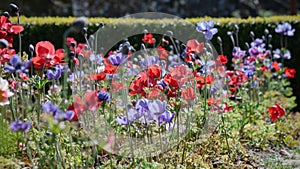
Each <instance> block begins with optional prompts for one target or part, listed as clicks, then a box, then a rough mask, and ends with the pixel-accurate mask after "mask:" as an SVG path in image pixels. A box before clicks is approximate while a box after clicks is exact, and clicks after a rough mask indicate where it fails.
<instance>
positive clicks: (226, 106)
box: [224, 103, 232, 112]
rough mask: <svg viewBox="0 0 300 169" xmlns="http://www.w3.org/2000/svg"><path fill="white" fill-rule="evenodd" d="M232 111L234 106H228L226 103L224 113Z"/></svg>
mask: <svg viewBox="0 0 300 169" xmlns="http://www.w3.org/2000/svg"><path fill="white" fill-rule="evenodd" d="M230 110H232V106H228V104H227V103H224V112H229V111H230Z"/></svg>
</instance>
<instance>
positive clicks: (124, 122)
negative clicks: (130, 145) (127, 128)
mask: <svg viewBox="0 0 300 169" xmlns="http://www.w3.org/2000/svg"><path fill="white" fill-rule="evenodd" d="M116 121H117V123H119V124H120V125H127V124H128V121H127V118H126V117H122V116H118V117H117V118H116Z"/></svg>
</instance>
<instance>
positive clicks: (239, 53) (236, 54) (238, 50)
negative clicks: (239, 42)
mask: <svg viewBox="0 0 300 169" xmlns="http://www.w3.org/2000/svg"><path fill="white" fill-rule="evenodd" d="M245 55H246V51H244V50H241V48H240V47H234V48H233V50H232V56H233V57H235V58H237V59H239V58H243V57H244V56H245Z"/></svg>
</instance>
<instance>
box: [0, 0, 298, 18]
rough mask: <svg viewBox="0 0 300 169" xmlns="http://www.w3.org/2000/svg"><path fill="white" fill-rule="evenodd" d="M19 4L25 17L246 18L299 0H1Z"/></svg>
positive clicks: (292, 8)
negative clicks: (158, 15)
mask: <svg viewBox="0 0 300 169" xmlns="http://www.w3.org/2000/svg"><path fill="white" fill-rule="evenodd" d="M11 2H13V3H16V4H17V5H19V6H20V7H21V13H22V14H23V15H26V16H87V17H120V16H124V15H126V14H132V13H138V12H164V13H168V14H173V15H176V16H180V17H201V16H214V17H230V16H235V17H248V16H270V15H286V14H296V13H298V12H299V9H300V0H124V1H120V0H1V3H0V9H3V10H8V5H9V3H11Z"/></svg>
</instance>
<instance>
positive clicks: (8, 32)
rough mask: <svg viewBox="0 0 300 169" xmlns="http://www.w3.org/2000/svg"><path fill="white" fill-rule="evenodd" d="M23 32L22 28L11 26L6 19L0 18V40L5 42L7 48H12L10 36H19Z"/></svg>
mask: <svg viewBox="0 0 300 169" xmlns="http://www.w3.org/2000/svg"><path fill="white" fill-rule="evenodd" d="M23 30H24V28H23V26H21V25H17V24H12V23H11V21H10V20H9V18H8V17H6V16H0V39H5V40H7V42H8V45H9V47H12V42H13V37H12V34H19V33H20V32H22V31H23Z"/></svg>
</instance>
